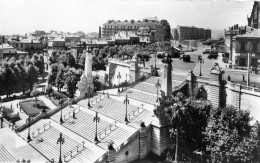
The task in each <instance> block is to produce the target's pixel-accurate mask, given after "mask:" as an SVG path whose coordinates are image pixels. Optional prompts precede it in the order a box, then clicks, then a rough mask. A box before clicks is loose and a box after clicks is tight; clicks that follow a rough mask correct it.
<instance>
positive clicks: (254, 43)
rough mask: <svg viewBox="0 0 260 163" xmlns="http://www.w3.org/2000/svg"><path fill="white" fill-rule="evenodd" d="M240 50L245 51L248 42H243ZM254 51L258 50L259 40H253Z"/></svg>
mask: <svg viewBox="0 0 260 163" xmlns="http://www.w3.org/2000/svg"><path fill="white" fill-rule="evenodd" d="M240 50H241V51H245V50H246V42H241V44H240ZM252 51H257V42H253V49H252Z"/></svg>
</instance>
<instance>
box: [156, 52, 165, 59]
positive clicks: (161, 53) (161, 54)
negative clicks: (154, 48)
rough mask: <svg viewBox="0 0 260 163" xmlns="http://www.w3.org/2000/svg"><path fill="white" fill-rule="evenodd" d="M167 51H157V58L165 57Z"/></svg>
mask: <svg viewBox="0 0 260 163" xmlns="http://www.w3.org/2000/svg"><path fill="white" fill-rule="evenodd" d="M164 57H165V53H164V52H157V58H164Z"/></svg>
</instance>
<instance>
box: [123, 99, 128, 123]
mask: <svg viewBox="0 0 260 163" xmlns="http://www.w3.org/2000/svg"><path fill="white" fill-rule="evenodd" d="M124 104H125V123H126V124H127V123H128V122H129V121H128V119H127V104H129V100H128V98H127V95H126V96H125V100H124Z"/></svg>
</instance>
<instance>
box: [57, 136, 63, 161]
mask: <svg viewBox="0 0 260 163" xmlns="http://www.w3.org/2000/svg"><path fill="white" fill-rule="evenodd" d="M64 142H65V140H64V138H63V137H62V133H60V137H59V138H58V140H57V144H59V143H60V158H59V163H62V160H61V145H62V144H63V143H64Z"/></svg>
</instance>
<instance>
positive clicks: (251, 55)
mask: <svg viewBox="0 0 260 163" xmlns="http://www.w3.org/2000/svg"><path fill="white" fill-rule="evenodd" d="M235 50H236V52H237V54H238V55H237V56H236V57H237V60H238V61H239V62H238V64H239V65H240V66H248V67H249V66H252V67H256V68H257V67H260V29H255V30H253V31H251V32H248V33H246V34H242V35H237V36H236V47H235ZM248 59H249V60H248Z"/></svg>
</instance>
